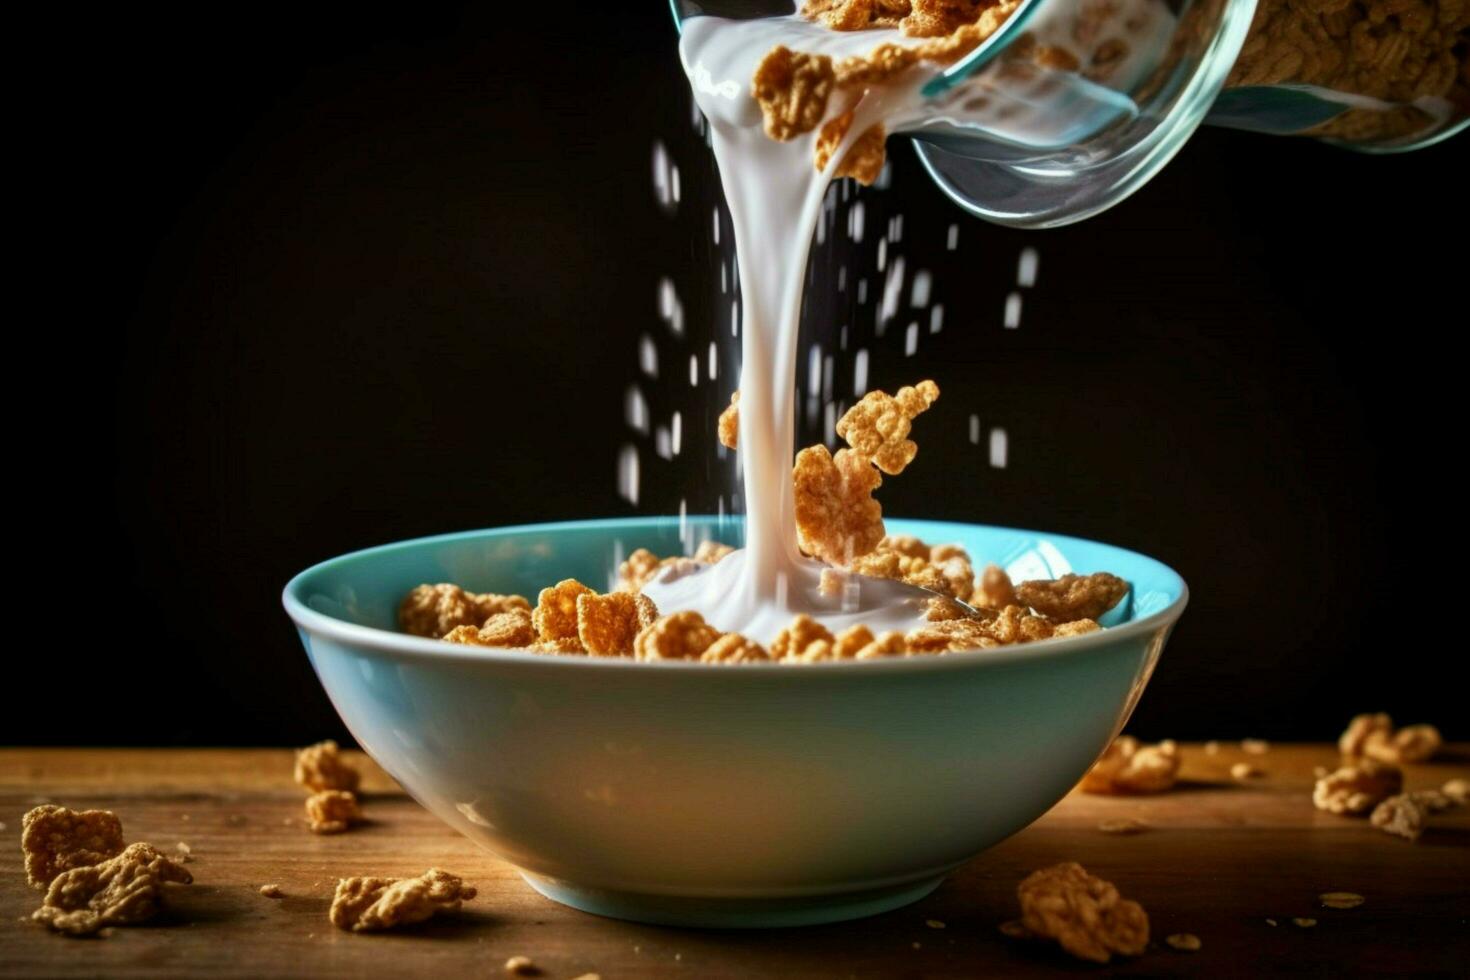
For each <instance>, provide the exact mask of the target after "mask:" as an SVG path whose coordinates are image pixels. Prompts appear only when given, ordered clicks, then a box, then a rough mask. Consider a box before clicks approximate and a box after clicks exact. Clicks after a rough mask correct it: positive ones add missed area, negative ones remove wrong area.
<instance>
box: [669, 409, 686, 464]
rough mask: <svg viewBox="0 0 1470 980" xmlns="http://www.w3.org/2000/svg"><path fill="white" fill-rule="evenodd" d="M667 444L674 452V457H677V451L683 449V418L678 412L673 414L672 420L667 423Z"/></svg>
mask: <svg viewBox="0 0 1470 980" xmlns="http://www.w3.org/2000/svg"><path fill="white" fill-rule="evenodd" d="M669 428H670V434H669V442H670V443H671V448H672V449H673V450H674V455H675V456H677V455H679V450H680V449H682V448H684V416H683V415H682V414H680V413H679V412H675V413H674V418H673V420H672V421H671V422H670V423H669Z"/></svg>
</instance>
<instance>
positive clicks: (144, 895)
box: [31, 844, 194, 936]
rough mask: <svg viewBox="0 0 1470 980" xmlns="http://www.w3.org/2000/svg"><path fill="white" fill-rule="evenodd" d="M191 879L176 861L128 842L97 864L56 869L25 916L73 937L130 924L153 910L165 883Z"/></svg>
mask: <svg viewBox="0 0 1470 980" xmlns="http://www.w3.org/2000/svg"><path fill="white" fill-rule="evenodd" d="M193 880H194V877H193V876H192V875H191V874H189V872H188V871H187V870H185V869H184V867H183V866H182V865H180V864H178V863H176V862H174V861H173V860H171V859H170V858H168V857H166V856H165V855H164V854H162V853H161V852H159V851H158V850H157V849H155V848H154V847H153V846H152V845H150V844H130V845H128V846H127V847H126V848H124V849H123V850H122V851H121V852H120V853H118V854H117V855H115V856H114V857H110V858H108V859H107V860H105V861H103V862H101V863H99V864H93V865H89V866H86V867H77V868H72V869H71V870H69V871H65V872H62V873H61V874H60V875H58V876H57V877H56V878H55V879H54V880H52V882H51V886H50V887H49V888H48V889H47V890H46V900H45V902H44V903H43V904H42V906H41V907H40V908H39V909H37V910H36V911H35V912H34V913H32V915H31V918H32V919H34V920H35V921H36V922H41V923H44V924H45V925H46V926H48V927H49V928H51V929H54V930H56V931H57V932H64V933H67V934H69V935H73V936H85V935H90V934H92V933H95V932H97V931H98V930H100V929H103V928H106V927H110V926H127V925H134V924H136V923H139V922H144V921H146V920H148V919H151V918H152V917H153V916H154V915H155V914H156V913H157V912H158V910H159V908H160V905H161V900H162V890H163V889H162V886H163V885H164V884H165V883H166V882H177V883H179V884H185V885H186V884H188V883H190V882H191V881H193Z"/></svg>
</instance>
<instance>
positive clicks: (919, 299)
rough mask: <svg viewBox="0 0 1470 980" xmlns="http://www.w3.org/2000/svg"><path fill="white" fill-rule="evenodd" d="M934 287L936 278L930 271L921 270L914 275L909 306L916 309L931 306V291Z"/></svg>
mask: <svg viewBox="0 0 1470 980" xmlns="http://www.w3.org/2000/svg"><path fill="white" fill-rule="evenodd" d="M933 285H934V277H933V276H931V275H929V270H928V269H920V270H919V271H918V272H915V273H914V284H913V286H911V287H910V288H909V305H910V306H912V307H915V308H918V307H923V306H928V305H929V291H930V289H931V288H932V287H933Z"/></svg>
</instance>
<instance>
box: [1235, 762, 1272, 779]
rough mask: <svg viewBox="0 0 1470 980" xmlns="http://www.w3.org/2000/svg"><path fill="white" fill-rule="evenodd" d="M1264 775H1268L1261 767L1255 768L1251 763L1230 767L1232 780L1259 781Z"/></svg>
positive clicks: (1239, 763) (1238, 763)
mask: <svg viewBox="0 0 1470 980" xmlns="http://www.w3.org/2000/svg"><path fill="white" fill-rule="evenodd" d="M1264 775H1266V774H1265V772H1263V771H1262V770H1261V769H1260V767H1259V766H1253V765H1251V764H1250V763H1249V762H1237V763H1236V764H1235V765H1233V766H1231V767H1230V778H1231V779H1234V780H1237V781H1239V782H1245V781H1246V780H1248V779H1259V778H1260V777H1262V776H1264Z"/></svg>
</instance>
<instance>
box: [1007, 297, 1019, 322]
mask: <svg viewBox="0 0 1470 980" xmlns="http://www.w3.org/2000/svg"><path fill="white" fill-rule="evenodd" d="M1020 325H1021V294H1020V293H1011V294H1010V295H1009V296H1007V297H1006V320H1005V327H1006V329H1007V330H1014V329H1016V328H1017V327H1019V326H1020Z"/></svg>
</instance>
